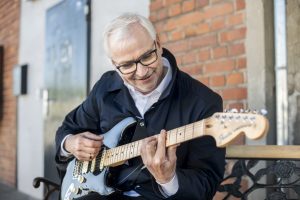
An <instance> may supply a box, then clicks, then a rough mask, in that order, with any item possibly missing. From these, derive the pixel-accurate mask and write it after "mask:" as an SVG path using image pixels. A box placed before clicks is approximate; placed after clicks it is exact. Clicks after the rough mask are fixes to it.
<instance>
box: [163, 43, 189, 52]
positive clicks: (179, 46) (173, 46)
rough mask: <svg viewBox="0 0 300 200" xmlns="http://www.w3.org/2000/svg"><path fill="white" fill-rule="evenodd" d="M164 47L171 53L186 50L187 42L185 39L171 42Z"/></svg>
mask: <svg viewBox="0 0 300 200" xmlns="http://www.w3.org/2000/svg"><path fill="white" fill-rule="evenodd" d="M166 47H167V48H168V49H170V50H171V51H172V52H173V53H178V52H184V51H186V50H188V43H187V42H186V41H179V42H172V43H168V44H166Z"/></svg>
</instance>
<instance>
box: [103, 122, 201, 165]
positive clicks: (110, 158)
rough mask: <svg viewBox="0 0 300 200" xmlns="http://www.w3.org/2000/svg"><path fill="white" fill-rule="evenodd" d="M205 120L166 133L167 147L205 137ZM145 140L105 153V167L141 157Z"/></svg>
mask: <svg viewBox="0 0 300 200" xmlns="http://www.w3.org/2000/svg"><path fill="white" fill-rule="evenodd" d="M204 124H205V123H204V120H201V121H198V122H195V123H191V124H188V125H186V126H182V127H179V128H175V129H173V130H169V131H167V133H166V147H169V146H172V145H175V144H179V143H182V142H185V141H189V140H192V139H195V138H198V137H201V136H203V135H205V133H204ZM144 140H145V139H141V140H137V141H135V142H131V143H128V144H125V145H121V146H118V147H115V148H112V149H109V150H106V151H105V153H104V163H103V164H104V166H114V165H117V164H118V163H123V162H124V161H127V160H129V159H131V158H135V157H138V156H140V151H139V149H140V148H142V147H141V145H142V144H143V141H144Z"/></svg>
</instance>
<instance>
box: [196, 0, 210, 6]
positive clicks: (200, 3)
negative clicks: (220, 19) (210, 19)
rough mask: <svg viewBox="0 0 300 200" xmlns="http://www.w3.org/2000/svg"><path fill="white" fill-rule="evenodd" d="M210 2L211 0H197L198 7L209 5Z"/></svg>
mask: <svg viewBox="0 0 300 200" xmlns="http://www.w3.org/2000/svg"><path fill="white" fill-rule="evenodd" d="M208 3H209V0H196V8H203V7H204V6H207V5H208Z"/></svg>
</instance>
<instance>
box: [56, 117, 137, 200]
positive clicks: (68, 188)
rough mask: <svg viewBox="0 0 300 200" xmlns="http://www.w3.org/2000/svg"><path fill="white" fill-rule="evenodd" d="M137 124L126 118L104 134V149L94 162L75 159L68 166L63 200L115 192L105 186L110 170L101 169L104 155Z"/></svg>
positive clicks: (62, 193)
mask: <svg viewBox="0 0 300 200" xmlns="http://www.w3.org/2000/svg"><path fill="white" fill-rule="evenodd" d="M135 122H136V120H135V119H134V118H132V117H128V118H125V119H123V120H122V121H121V122H119V123H118V124H117V125H115V126H114V127H113V128H112V129H111V130H110V131H108V132H107V133H105V134H103V136H104V140H103V143H104V147H103V148H102V149H101V151H100V152H99V154H98V156H97V158H95V159H94V160H93V161H79V160H77V159H73V160H72V161H71V162H70V163H69V164H68V167H67V172H66V175H65V177H64V179H63V182H62V186H61V199H63V200H71V199H74V198H79V197H82V196H85V195H87V194H88V193H90V192H97V193H99V194H100V195H109V194H111V193H113V192H114V189H113V188H111V187H107V186H106V185H105V179H106V172H107V170H108V168H107V167H104V168H103V169H102V170H101V168H100V164H101V163H100V162H101V160H102V159H101V158H102V153H103V152H104V151H105V149H106V148H109V149H110V148H114V147H116V146H117V145H118V142H119V140H120V138H121V135H122V133H123V132H124V130H125V129H126V128H127V127H128V126H130V125H132V124H133V123H135ZM92 162H94V166H96V169H95V170H91V166H92ZM95 172H96V173H95Z"/></svg>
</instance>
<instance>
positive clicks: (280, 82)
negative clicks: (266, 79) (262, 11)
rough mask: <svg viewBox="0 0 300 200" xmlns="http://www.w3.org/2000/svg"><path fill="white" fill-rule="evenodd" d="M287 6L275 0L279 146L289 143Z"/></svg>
mask: <svg viewBox="0 0 300 200" xmlns="http://www.w3.org/2000/svg"><path fill="white" fill-rule="evenodd" d="M285 4H286V2H285V0H274V28H275V31H274V34H275V76H276V77H275V78H276V124H277V145H287V144H288V143H289V142H288V141H289V140H288V139H289V138H288V94H287V46H286V6H285Z"/></svg>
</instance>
